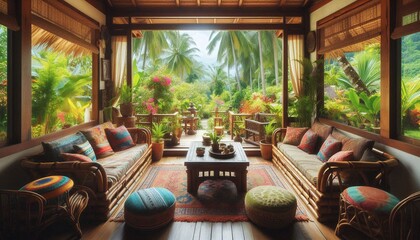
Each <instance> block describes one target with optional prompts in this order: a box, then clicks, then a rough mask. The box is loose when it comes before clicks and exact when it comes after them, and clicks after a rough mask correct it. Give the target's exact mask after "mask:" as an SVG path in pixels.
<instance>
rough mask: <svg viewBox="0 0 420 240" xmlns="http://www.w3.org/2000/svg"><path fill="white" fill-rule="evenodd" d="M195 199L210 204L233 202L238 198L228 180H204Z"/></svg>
mask: <svg viewBox="0 0 420 240" xmlns="http://www.w3.org/2000/svg"><path fill="white" fill-rule="evenodd" d="M197 197H198V198H199V199H200V200H202V201H204V202H210V203H217V202H220V201H222V202H233V201H235V200H236V199H237V198H238V190H237V189H236V186H235V184H234V183H233V182H232V181H229V180H220V179H217V180H206V181H204V182H202V183H201V184H200V186H199V187H198V190H197Z"/></svg>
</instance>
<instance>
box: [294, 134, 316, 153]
mask: <svg viewBox="0 0 420 240" xmlns="http://www.w3.org/2000/svg"><path fill="white" fill-rule="evenodd" d="M317 141H318V134H316V133H315V132H314V131H312V130H311V129H309V130H308V131H306V133H305V135H303V137H302V140H301V141H300V144H299V146H298V148H300V149H302V150H303V151H305V152H307V153H309V154H314V153H316V151H315V150H316V143H317Z"/></svg>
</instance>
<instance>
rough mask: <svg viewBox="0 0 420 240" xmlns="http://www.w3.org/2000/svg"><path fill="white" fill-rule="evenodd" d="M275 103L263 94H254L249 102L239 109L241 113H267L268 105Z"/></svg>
mask: <svg viewBox="0 0 420 240" xmlns="http://www.w3.org/2000/svg"><path fill="white" fill-rule="evenodd" d="M270 103H273V99H272V98H270V97H267V96H264V95H262V94H261V93H252V95H251V98H250V99H249V100H244V101H242V103H241V106H240V108H239V112H240V113H252V114H253V113H258V112H266V111H267V110H268V109H267V104H270Z"/></svg>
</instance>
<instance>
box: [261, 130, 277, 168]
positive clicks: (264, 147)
mask: <svg viewBox="0 0 420 240" xmlns="http://www.w3.org/2000/svg"><path fill="white" fill-rule="evenodd" d="M275 129H276V125H275V124H274V122H270V123H269V124H267V125H265V126H264V132H265V140H261V141H260V151H261V157H262V158H263V159H265V160H271V159H272V157H273V154H272V153H273V145H272V143H271V138H272V136H273V132H274V130H275Z"/></svg>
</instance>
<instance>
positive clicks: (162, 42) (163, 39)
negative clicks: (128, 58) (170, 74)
mask: <svg viewBox="0 0 420 240" xmlns="http://www.w3.org/2000/svg"><path fill="white" fill-rule="evenodd" d="M133 43H134V44H133V52H134V57H135V58H136V59H137V62H140V61H139V60H140V58H141V56H143V64H142V70H143V71H144V70H145V67H146V60H147V59H152V61H154V60H155V59H157V58H158V57H159V55H160V54H161V53H162V51H163V50H164V49H165V48H167V47H168V41H167V36H166V32H165V31H143V36H142V38H140V39H135V40H134V41H133ZM141 52H142V53H141Z"/></svg>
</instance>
